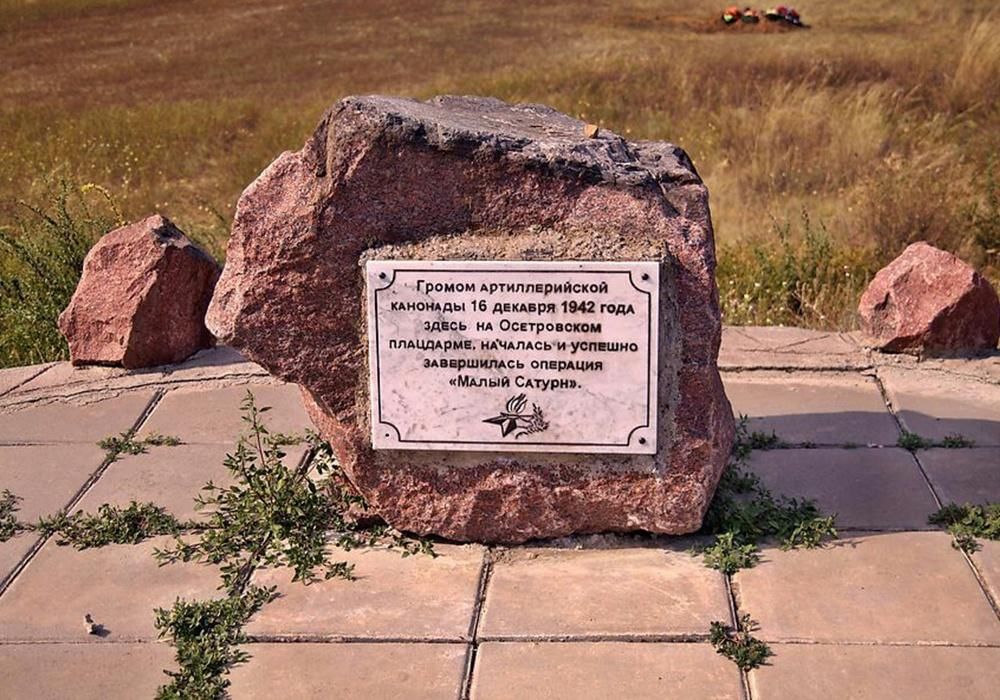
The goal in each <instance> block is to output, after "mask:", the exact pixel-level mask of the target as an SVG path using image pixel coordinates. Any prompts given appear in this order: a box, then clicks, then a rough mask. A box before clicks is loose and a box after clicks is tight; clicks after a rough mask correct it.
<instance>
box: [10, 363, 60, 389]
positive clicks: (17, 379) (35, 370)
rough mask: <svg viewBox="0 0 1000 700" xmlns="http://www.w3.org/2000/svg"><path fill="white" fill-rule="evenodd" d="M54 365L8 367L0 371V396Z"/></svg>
mask: <svg viewBox="0 0 1000 700" xmlns="http://www.w3.org/2000/svg"><path fill="white" fill-rule="evenodd" d="M54 365H55V363H54V362H46V363H44V364H41V365H26V366H24V367H8V368H6V369H0V396H3V395H4V394H6V393H8V392H10V391H13V390H14V389H16V388H18V387H20V386H22V385H23V384H25V383H26V382H29V381H31V380H32V379H34V378H35V377H37V376H39V375H40V374H41V373H42V372H45V371H46V370H48V369H50V368H51V367H53V366H54Z"/></svg>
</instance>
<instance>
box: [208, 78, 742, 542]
mask: <svg viewBox="0 0 1000 700" xmlns="http://www.w3.org/2000/svg"><path fill="white" fill-rule="evenodd" d="M584 126H585V125H584V123H583V122H580V121H577V120H575V119H572V118H570V117H568V116H566V115H563V114H560V113H558V112H556V111H554V110H551V109H549V108H547V107H542V106H538V105H509V104H506V103H503V102H500V101H498V100H493V99H484V98H473V97H439V98H435V99H433V100H430V101H428V102H417V101H412V100H406V99H397V98H388V97H377V96H376V97H354V98H347V99H345V100H343V101H341V102H339V103H338V104H336V105H334V106H333V107H332V108H331V109H330V110H329V111H328V112H327V114H326V115H325V116H324V117H323V119H322V121H321V122H320V124H319V126H318V127H317V129H316V131H315V133H314V134H313V136H312V137H311V138H310V139H309V140H308V142H307V143H306V144H305V146H304V148H303V149H302V150H301V151H299V152H297V153H285V154H283V155H281V156H280V157H279V158H278V159H277V160H276V161H275V162H274V163H272V164H271V165H270V166H269V167H268V168H267V169H266V170H265V171H264V172H263V173H262V174H261V175H260V177H258V178H257V180H256V181H255V182H254V183H253V184H251V185H250V186H249V187H248V188H247V190H246V191H245V192H244V193H243V195H242V197H241V198H240V201H239V205H238V207H237V212H236V219H235V222H234V228H233V234H232V238H231V239H230V243H229V249H228V252H227V263H226V268H225V270H224V271H223V274H222V278H221V279H220V280H219V284H218V287H217V288H216V292H215V296H214V297H213V300H212V305H211V307H210V308H209V312H208V318H207V322H208V325H209V328H210V329H212V331H213V332H214V333H215V334H216V335H217V336H218V337H219V338H220V339H223V340H225V341H226V342H227V343H229V344H232V345H234V346H235V347H237V348H239V349H240V350H242V351H243V352H244V353H246V355H247V356H248V357H250V358H251V359H253V360H254V361H256V362H259V363H260V364H262V365H263V366H264V367H266V368H267V369H268V370H270V371H271V372H273V373H274V374H276V375H278V376H279V377H282V378H283V379H286V380H288V381H291V382H296V383H298V384H299V385H301V387H302V388H303V393H304V395H305V396H306V398H307V401H306V403H307V406H308V408H309V411H310V414H311V416H312V419H313V421H314V422H315V423H316V425H317V427H318V428H319V430H320V432H321V434H322V435H323V436H324V437H326V438H327V439H329V440H330V441H331V443H332V444H333V446H334V448H335V450H336V453H337V457H338V459H339V461H340V464H341V465H342V467H343V469H344V471H345V472H346V474H347V476H348V477H349V478H350V479H351V481H352V482H353V483H354V485H355V486H356V487H357V489H358V490H359V491H360V492H361V494H363V495H364V496H365V497H366V498H367V499H368V501H369V503H370V504H371V505H372V507H373V508H374V510H375V511H377V512H378V513H379V514H381V515H382V516H383V517H384V518H385V519H386V520H387V521H388V522H389V523H391V524H392V525H394V526H395V527H398V528H401V529H404V530H408V531H411V532H417V533H436V534H439V535H442V536H444V537H447V538H451V539H456V540H478V541H487V542H522V541H525V540H528V539H531V538H537V537H552V536H559V535H566V534H569V533H574V532H602V531H630V530H647V531H652V532H662V533H685V532H691V531H694V530H696V529H697V528H698V527H699V526H700V524H701V521H702V518H703V516H704V513H705V510H706V509H707V507H708V504H709V502H710V500H711V498H712V495H713V493H714V490H715V488H716V485H717V483H718V480H719V477H720V475H721V474H722V471H723V469H724V467H725V464H726V461H727V458H728V456H729V451H730V448H731V445H732V440H733V434H734V425H733V416H732V412H731V409H730V406H729V402H728V401H727V399H726V396H725V393H724V391H723V387H722V382H721V381H720V378H719V373H718V370H717V366H716V359H717V356H718V349H719V339H720V316H719V306H718V295H717V290H716V285H715V276H714V271H715V246H714V241H713V233H712V226H711V221H710V217H709V210H708V193H707V191H706V189H705V186H704V185H703V184H702V181H701V180H700V178H699V177H698V175H697V173H696V172H695V169H694V167H693V166H692V164H691V161H690V160H689V159H688V157H687V155H686V154H685V153H684V152H683V151H682V150H681V149H679V148H677V147H676V146H673V145H671V144H668V143H662V142H638V143H630V142H627V141H625V140H624V139H622V138H621V137H619V136H617V135H615V134H614V133H612V132H611V131H608V130H606V129H601V130H600V133H599V134H598V135H597V136H596V138H587V137H586V135H585V133H584ZM372 257H384V258H389V259H402V258H410V259H420V260H427V259H473V258H478V259H487V260H488V259H507V260H653V261H658V262H660V263H662V266H663V268H664V272H663V273H662V280H661V283H660V284H661V286H660V289H661V300H660V324H659V327H660V338H659V348H660V359H659V387H658V390H659V392H658V401H659V416H658V441H657V444H658V452H657V453H656V454H655V455H610V454H603V455H580V454H557V453H548V454H533V453H501V452H495V453H488V452H460V453H459V452H445V451H434V452H431V451H428V452H422V451H409V450H407V451H396V450H393V451H389V450H378V451H376V450H373V449H372V447H371V437H370V427H369V415H370V414H369V388H368V361H367V348H368V343H367V339H366V327H365V326H366V323H365V303H366V302H365V282H364V276H363V269H362V267H361V266H360V262H361V260H362V258H372Z"/></svg>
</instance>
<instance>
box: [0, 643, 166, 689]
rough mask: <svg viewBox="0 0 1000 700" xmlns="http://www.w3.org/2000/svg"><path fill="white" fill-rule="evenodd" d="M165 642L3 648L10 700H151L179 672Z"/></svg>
mask: <svg viewBox="0 0 1000 700" xmlns="http://www.w3.org/2000/svg"><path fill="white" fill-rule="evenodd" d="M175 668H176V665H175V664H174V661H173V650H172V649H171V648H170V647H169V646H168V645H166V644H150V643H132V644H2V645H0V678H2V679H3V686H4V687H3V696H4V697H5V698H7V700H29V699H30V700H64V699H65V698H73V700H113V699H115V698H122V699H124V698H152V697H155V695H156V689H157V688H158V687H159V686H161V685H163V684H164V683H166V682H168V681H169V678H168V677H167V676H166V675H165V674H164V673H163V670H164V669H171V670H173V669H175Z"/></svg>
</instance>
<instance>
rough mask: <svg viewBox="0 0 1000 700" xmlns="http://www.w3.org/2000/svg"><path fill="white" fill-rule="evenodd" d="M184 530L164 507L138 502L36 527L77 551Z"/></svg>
mask: <svg viewBox="0 0 1000 700" xmlns="http://www.w3.org/2000/svg"><path fill="white" fill-rule="evenodd" d="M182 527H183V525H182V523H180V522H179V521H178V520H177V518H175V517H174V516H173V515H171V514H170V513H168V512H167V511H166V510H164V509H163V508H162V507H160V506H158V505H155V504H153V503H137V502H136V501H132V502H131V503H129V504H128V506H126V507H125V508H119V507H117V506H112V505H109V504H107V503H104V504H102V505H101V506H99V507H98V509H97V513H84V512H83V511H77V512H76V513H74V514H73V515H67V514H66V513H57V514H55V515H53V516H48V517H43V518H40V519H39V521H38V524H37V525H36V526H35V528H36V529H37V530H38V531H39V532H41V533H42V534H43V535H56V544H59V545H72V546H73V547H75V548H76V549H89V548H91V547H104V546H105V545H109V544H139V543H140V542H143V541H144V540H147V539H149V538H150V537H155V536H157V535H172V534H175V533H178V532H180V531H181V528H182Z"/></svg>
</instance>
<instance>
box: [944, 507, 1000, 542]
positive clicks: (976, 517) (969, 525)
mask: <svg viewBox="0 0 1000 700" xmlns="http://www.w3.org/2000/svg"><path fill="white" fill-rule="evenodd" d="M927 522H929V523H930V524H931V525H938V526H940V527H944V528H947V530H948V532H949V533H951V535H952V537H954V538H955V539H954V541H953V542H952V546H953V547H955V548H956V549H961V550H962V551H964V552H968V553H969V554H971V553H973V552H977V551H979V549H980V548H981V545H980V544H979V542H978V541H977V538H981V539H984V540H1000V503H986V504H983V505H972V504H970V503H966V504H965V505H961V506H960V505H958V504H957V503H949V504H948V505H946V506H944V507H943V508H941V509H940V510H939V511H937V512H936V513H933V514H931V516H930V517H929V518H928V519H927Z"/></svg>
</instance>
